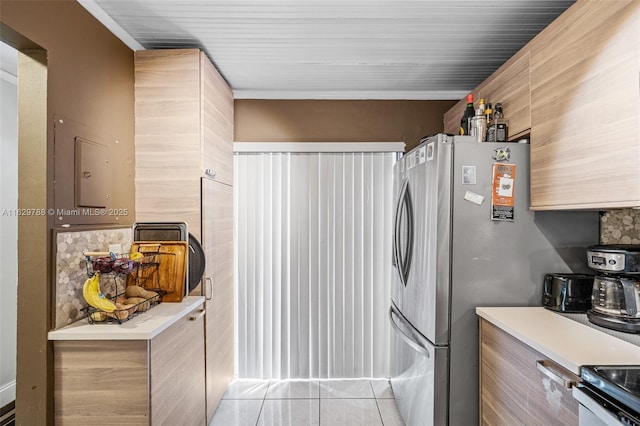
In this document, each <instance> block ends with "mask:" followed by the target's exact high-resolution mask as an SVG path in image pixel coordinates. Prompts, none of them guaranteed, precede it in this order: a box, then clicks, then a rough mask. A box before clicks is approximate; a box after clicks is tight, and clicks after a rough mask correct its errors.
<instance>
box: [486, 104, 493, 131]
mask: <svg viewBox="0 0 640 426" xmlns="http://www.w3.org/2000/svg"><path fill="white" fill-rule="evenodd" d="M484 116H485V118H486V119H487V126H488V125H489V123H491V120H493V108H492V107H491V102H489V103H488V104H487V107H486V108H485V109H484Z"/></svg>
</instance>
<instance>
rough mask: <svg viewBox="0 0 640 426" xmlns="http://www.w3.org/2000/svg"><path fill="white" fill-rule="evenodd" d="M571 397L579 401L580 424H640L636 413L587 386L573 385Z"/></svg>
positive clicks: (615, 425)
mask: <svg viewBox="0 0 640 426" xmlns="http://www.w3.org/2000/svg"><path fill="white" fill-rule="evenodd" d="M573 397H574V398H575V399H576V400H577V401H578V402H579V403H580V407H579V410H580V411H579V413H578V414H579V417H578V419H579V425H580V426H619V425H620V424H624V425H634V426H640V415H639V414H638V413H636V412H633V410H630V409H629V408H627V407H625V406H624V405H622V404H620V403H618V402H617V401H615V400H612V399H611V398H610V397H608V396H605V395H602V394H601V393H599V392H597V391H595V390H593V389H591V388H589V387H587V386H579V387H574V388H573Z"/></svg>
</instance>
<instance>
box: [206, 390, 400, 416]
mask: <svg viewBox="0 0 640 426" xmlns="http://www.w3.org/2000/svg"><path fill="white" fill-rule="evenodd" d="M245 425H247V426H404V423H403V422H402V418H401V417H400V413H399V412H398V408H397V407H396V403H395V400H394V399H393V391H392V390H391V386H389V382H388V381H387V380H386V379H370V380H369V379H341V380H335V379H331V380H271V381H269V380H249V379H237V380H234V381H232V382H231V383H230V384H229V387H228V388H227V392H226V393H225V394H224V396H223V397H222V401H220V405H218V408H217V410H216V412H215V414H214V416H213V419H212V420H211V423H210V424H209V426H245Z"/></svg>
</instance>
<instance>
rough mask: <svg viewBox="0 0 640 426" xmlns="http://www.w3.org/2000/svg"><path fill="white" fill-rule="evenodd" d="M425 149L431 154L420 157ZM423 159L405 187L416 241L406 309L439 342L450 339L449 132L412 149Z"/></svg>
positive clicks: (416, 324) (415, 323)
mask: <svg viewBox="0 0 640 426" xmlns="http://www.w3.org/2000/svg"><path fill="white" fill-rule="evenodd" d="M420 150H424V151H425V152H428V153H429V154H428V155H425V156H424V157H420V156H421V155H422V153H420ZM411 155H417V156H418V157H419V158H424V161H422V162H421V161H420V160H416V161H413V162H412V164H414V166H413V167H410V168H408V169H407V170H406V180H407V182H408V183H407V185H406V188H407V189H406V192H407V196H408V197H409V198H410V200H411V203H410V206H411V208H412V214H408V215H406V220H407V221H410V223H409V225H406V226H404V225H402V224H401V229H402V230H403V231H404V232H411V233H412V235H411V237H405V240H408V241H410V242H411V244H412V247H413V249H412V251H413V252H412V256H411V262H410V263H409V264H408V265H407V267H408V274H407V278H406V282H405V283H406V286H405V288H404V290H403V295H402V298H403V305H402V307H401V312H402V314H403V315H404V316H405V317H406V318H407V319H408V320H409V322H410V323H411V324H412V325H413V327H415V328H416V329H418V331H420V333H422V335H424V336H425V337H426V338H427V339H429V341H430V342H431V343H433V344H435V345H448V342H449V315H448V310H449V262H450V255H449V247H450V245H449V240H450V235H451V234H450V225H451V222H450V212H451V163H452V155H453V151H452V145H451V143H449V142H448V139H447V137H446V136H445V135H439V136H438V137H434V138H431V139H427V141H426V142H425V143H423V144H422V145H420V146H419V147H418V148H416V149H414V150H413V151H411V152H410V153H409V154H408V156H411Z"/></svg>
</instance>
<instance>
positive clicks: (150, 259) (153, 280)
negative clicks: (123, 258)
mask: <svg viewBox="0 0 640 426" xmlns="http://www.w3.org/2000/svg"><path fill="white" fill-rule="evenodd" d="M188 250H189V243H188V242H186V241H136V242H134V243H133V244H131V251H130V253H134V252H140V253H142V254H143V255H144V256H145V257H144V258H143V259H142V260H141V261H140V264H139V265H138V267H137V268H136V267H134V268H133V270H132V272H131V274H129V277H128V278H127V286H129V285H139V286H141V287H144V288H145V289H147V290H152V291H157V292H158V293H160V297H161V300H162V301H163V302H181V301H182V299H183V298H184V296H185V293H186V288H185V281H186V277H187V253H188Z"/></svg>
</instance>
